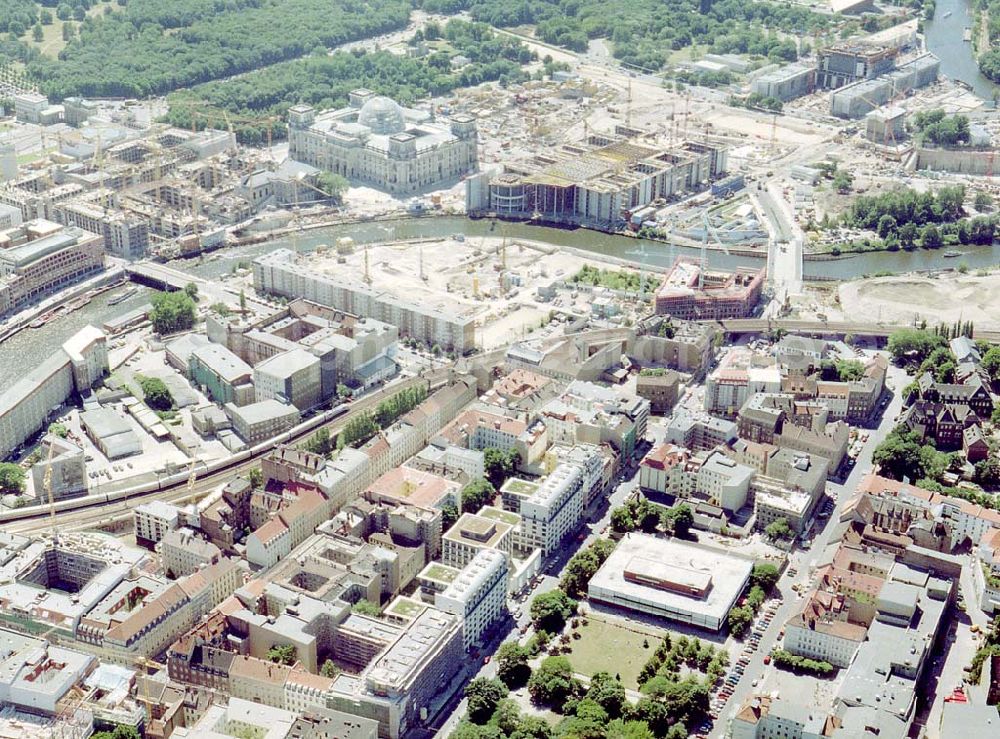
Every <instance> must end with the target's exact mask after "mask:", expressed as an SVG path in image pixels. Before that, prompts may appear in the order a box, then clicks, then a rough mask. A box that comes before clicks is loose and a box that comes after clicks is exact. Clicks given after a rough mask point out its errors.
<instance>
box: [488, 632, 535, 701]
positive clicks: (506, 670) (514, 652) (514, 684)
mask: <svg viewBox="0 0 1000 739" xmlns="http://www.w3.org/2000/svg"><path fill="white" fill-rule="evenodd" d="M530 656H531V655H530V653H529V651H528V649H527V648H526V647H522V646H521V645H520V644H518V643H517V642H516V641H505V642H504V643H503V644H501V645H500V648H499V649H497V653H496V655H495V657H494V659H495V660H496V663H497V677H498V678H500V679H501V680H503V682H504V684H506V685H507V687H508V688H511V689H517V688H520V687H521V686H523V685H524V684H525V683H527V682H528V678H529V677H530V676H531V668H530V667H529V666H528V659H529V657H530Z"/></svg>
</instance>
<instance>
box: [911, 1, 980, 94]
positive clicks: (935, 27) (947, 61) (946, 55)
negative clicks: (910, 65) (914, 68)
mask: <svg viewBox="0 0 1000 739" xmlns="http://www.w3.org/2000/svg"><path fill="white" fill-rule="evenodd" d="M973 20H974V19H973V14H972V9H971V7H970V4H969V2H968V0H937V3H936V7H935V10H934V20H930V21H927V22H926V23H925V24H924V35H925V41H926V45H927V50H928V51H930V52H933V53H934V54H935V55H936V56H937V57H938V58H939V59H940V60H941V72H942V73H943V74H946V75H947V76H948V77H951V78H952V79H955V80H962V81H963V82H967V83H969V84H970V85H972V89H973V90H974V91H975V93H976V94H977V95H978V96H979V97H981V98H983V99H984V100H987V101H990V100H993V96H994V95H995V94H996V93H997V91H998V87H997V86H996V85H995V84H993V83H992V82H990V81H989V80H988V79H986V77H984V76H983V75H982V73H981V72H980V71H979V65H978V64H977V63H976V56H975V52H974V51H973V46H972V43H971V42H967V41H963V40H962V36H963V33H964V31H965V29H966V28H972V24H973ZM976 30H977V29H973V33H975V31H976Z"/></svg>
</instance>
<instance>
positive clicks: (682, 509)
mask: <svg viewBox="0 0 1000 739" xmlns="http://www.w3.org/2000/svg"><path fill="white" fill-rule="evenodd" d="M668 517H669V519H670V530H671V531H672V532H673V534H674V536H676V537H677V538H678V539H686V538H688V536H689V535H690V533H691V526H693V525H694V514H693V513H692V512H691V507H690V506H689V505H687V504H686V503H681V504H679V505H675V506H674V507H673V508H671V509H670V512H669V513H668Z"/></svg>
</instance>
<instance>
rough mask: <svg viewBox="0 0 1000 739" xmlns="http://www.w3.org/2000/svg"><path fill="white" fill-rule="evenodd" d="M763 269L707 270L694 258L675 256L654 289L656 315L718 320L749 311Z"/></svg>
mask: <svg viewBox="0 0 1000 739" xmlns="http://www.w3.org/2000/svg"><path fill="white" fill-rule="evenodd" d="M764 275H765V270H763V269H752V268H748V267H738V268H736V270H734V271H732V272H718V271H711V272H710V271H708V270H706V269H705V268H704V267H703V266H702V265H701V263H700V262H699V261H698V260H696V259H690V258H684V257H678V258H677V260H676V261H675V262H674V265H673V267H671V268H670V272H669V273H667V276H666V278H664V280H663V284H662V285H661V286H660V288H659V289H658V290H657V291H656V296H655V297H654V299H653V307H654V309H655V312H656V314H657V315H670V316H673V317H674V318H679V319H682V320H699V321H709V320H711V321H720V320H723V319H727V318H743V317H745V316H748V315H750V314H751V313H753V310H754V308H755V307H756V305H757V302H758V301H759V300H760V294H761V291H762V290H763V288H764Z"/></svg>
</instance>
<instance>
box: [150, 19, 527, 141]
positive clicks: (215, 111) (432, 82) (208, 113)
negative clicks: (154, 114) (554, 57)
mask: <svg viewBox="0 0 1000 739" xmlns="http://www.w3.org/2000/svg"><path fill="white" fill-rule="evenodd" d="M441 36H442V42H441V43H445V44H447V48H448V49H450V51H447V52H446V51H443V50H442V51H439V52H435V53H432V54H429V55H428V56H424V57H419V58H418V57H401V56H399V55H398V54H393V53H390V52H388V51H374V52H370V53H365V52H362V51H352V52H337V53H334V54H331V55H328V54H326V53H323V54H312V55H309V56H305V57H303V58H299V59H295V60H292V61H286V62H281V63H278V64H273V65H271V66H267V67H264V68H263V69H258V70H256V71H253V72H248V73H247V74H243V75H240V76H239V77H236V78H232V79H226V80H220V81H218V82H209V83H206V84H201V85H197V86H195V87H193V88H191V89H187V90H183V91H179V92H176V93H174V94H172V95H170V97H169V98H168V102H169V103H170V113H169V119H170V121H171V122H172V123H174V124H175V125H178V126H182V127H184V128H189V127H191V126H194V127H196V128H201V127H204V126H206V125H210V124H214V125H216V126H218V125H220V123H221V121H222V119H223V115H222V111H227V112H228V113H229V114H232V116H233V117H234V118H236V120H235V121H234V129H235V131H236V134H237V136H238V138H239V139H240V140H241V141H243V142H244V143H248V144H259V143H261V142H263V141H264V140H265V138H266V136H267V130H268V124H267V122H266V121H259V120H258V121H253V120H246V121H242V122H241V120H240V118H242V117H244V116H248V117H254V116H257V117H259V116H261V115H262V114H264V115H274V116H277V117H278V120H275V121H274V122H272V124H271V136H272V138H280V137H282V136H284V134H285V124H284V122H283V120H280V119H281V118H283V116H284V114H285V112H286V111H287V109H288V107H289V106H290V105H292V104H295V103H300V102H302V103H310V104H312V105H316V106H317V107H319V108H321V109H322V108H333V107H337V106H340V105H343V104H345V103H346V102H347V95H348V93H349V92H350V91H351V90H353V89H356V88H358V87H366V88H369V89H371V90H374V91H375V92H377V93H379V94H381V95H388V96H389V97H392V98H394V99H396V100H398V101H399V102H401V103H403V104H404V105H410V104H413V103H415V102H417V101H418V100H420V99H421V98H425V97H427V96H428V95H443V94H445V93H447V92H449V91H451V90H454V89H455V88H457V87H464V86H469V85H476V84H479V83H481V82H488V81H494V80H500V81H501V82H505V81H506V82H516V81H518V80H521V79H525V78H526V74H525V73H524V72H523V71H522V69H521V66H522V65H523V64H525V63H527V62H529V61H531V60H532V59H534V58H535V54H534V53H533V52H532V51H530V50H529V49H528V48H527V47H526V46H525V45H524V44H522V43H521V42H520V41H518V40H517V39H514V38H511V37H509V36H501V35H499V34H496V33H494V32H493V31H492V30H491V29H490V28H489V27H488V26H486V25H484V24H481V23H468V22H466V21H461V20H456V19H453V20H450V21H448V23H447V24H445V26H444V28H443V29H441ZM455 54H461V55H462V56H465V57H467V58H468V59H470V61H471V63H470V64H468V65H466V66H464V67H462V68H461V69H459V70H457V71H456V70H452V68H451V57H452V56H454V55H455Z"/></svg>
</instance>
